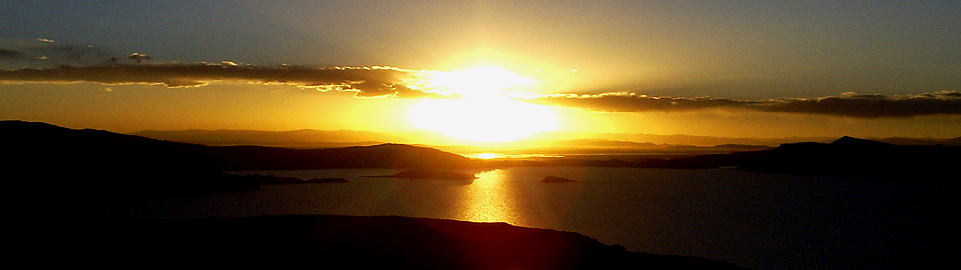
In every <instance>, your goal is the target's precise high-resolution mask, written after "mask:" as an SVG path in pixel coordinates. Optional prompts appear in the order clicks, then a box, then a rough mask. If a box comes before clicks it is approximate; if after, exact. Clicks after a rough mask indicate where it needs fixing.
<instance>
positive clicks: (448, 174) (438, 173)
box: [368, 169, 477, 180]
mask: <svg viewBox="0 0 961 270" xmlns="http://www.w3.org/2000/svg"><path fill="white" fill-rule="evenodd" d="M368 177H386V178H407V179H441V180H474V179H477V176H474V174H472V173H459V172H453V171H443V170H428V169H416V170H407V171H402V172H399V173H395V174H392V175H377V176H368Z"/></svg>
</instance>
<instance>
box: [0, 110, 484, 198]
mask: <svg viewBox="0 0 961 270" xmlns="http://www.w3.org/2000/svg"><path fill="white" fill-rule="evenodd" d="M0 146H2V149H3V153H2V155H3V157H4V162H3V163H2V164H3V165H2V166H3V169H4V172H5V173H7V174H8V175H7V176H6V177H5V179H8V183H7V184H8V185H10V186H8V187H9V188H14V189H18V190H26V191H30V190H38V189H43V190H44V191H45V192H46V191H55V193H77V194H78V195H79V196H86V195H89V194H90V193H91V192H96V193H112V192H130V191H137V192H163V193H169V192H206V191H224V190H252V189H257V188H258V187H257V184H256V183H254V182H252V181H253V180H256V179H253V180H252V179H249V177H243V176H238V175H232V174H226V173H222V172H223V171H242V170H299V169H321V168H403V169H414V168H463V167H471V166H473V165H474V164H472V163H471V160H470V159H469V158H466V157H464V156H461V155H457V154H453V153H447V152H443V151H440V150H437V149H431V148H426V147H417V146H411V145H401V144H382V145H374V146H358V147H346V148H327V149H287V148H276V147H261V146H223V147H214V146H205V145H199V144H189V143H178V142H170V141H163V140H156V139H149V138H144V137H139V136H133V135H124V134H118V133H113V132H108V131H103V130H93V129H83V130H77V129H68V128H63V127H58V126H54V125H50V124H46V123H37V122H25V121H0ZM58 195H64V194H58Z"/></svg>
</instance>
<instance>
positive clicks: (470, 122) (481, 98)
mask: <svg viewBox="0 0 961 270" xmlns="http://www.w3.org/2000/svg"><path fill="white" fill-rule="evenodd" d="M435 76H436V78H435V79H431V81H430V84H431V85H433V86H434V87H442V88H445V89H447V90H449V91H452V92H455V93H458V94H460V95H463V96H464V97H463V98H460V99H453V100H441V99H426V100H424V101H421V102H420V103H418V104H417V105H416V106H415V107H414V108H413V110H412V111H411V114H410V119H411V121H412V122H413V123H414V125H416V126H417V127H418V128H421V129H428V130H433V131H437V132H441V133H444V134H447V135H450V136H454V137H457V138H460V139H465V140H472V141H483V142H500V141H510V140H516V139H520V138H523V137H526V136H530V135H532V134H534V133H537V132H541V131H550V130H554V129H556V128H557V117H556V116H555V115H554V112H553V111H552V110H551V109H550V108H548V107H545V106H540V105H534V104H528V103H523V102H520V101H517V100H515V99H514V98H511V97H508V96H506V95H505V94H504V93H503V91H502V90H503V89H505V88H509V87H512V86H515V85H518V84H522V83H530V80H527V79H525V78H523V77H520V76H517V75H514V74H511V73H510V72H507V71H506V70H504V69H503V68H500V67H498V68H473V69H469V70H466V71H457V72H451V73H439V74H437V75H435Z"/></svg>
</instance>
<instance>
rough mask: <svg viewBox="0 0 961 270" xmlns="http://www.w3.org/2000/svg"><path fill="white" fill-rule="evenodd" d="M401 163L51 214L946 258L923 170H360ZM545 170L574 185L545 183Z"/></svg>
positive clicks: (954, 231) (850, 256)
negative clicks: (331, 220)
mask: <svg viewBox="0 0 961 270" xmlns="http://www.w3.org/2000/svg"><path fill="white" fill-rule="evenodd" d="M399 171H400V170H389V169H378V170H372V169H327V170H308V171H256V172H237V173H238V174H246V173H256V174H263V175H277V176H293V177H298V178H301V179H311V178H315V177H317V178H322V177H343V178H347V179H348V180H349V181H350V182H348V183H330V184H305V185H278V186H265V187H264V189H263V190H259V191H251V192H225V193H216V194H206V195H197V196H178V197H149V196H147V197H132V196H128V197H115V198H88V199H78V200H74V201H69V202H62V203H56V204H52V205H51V206H49V207H47V208H48V209H44V210H43V211H40V212H42V213H36V214H37V215H41V216H48V217H66V218H70V217H74V218H76V217H83V218H184V217H237V216H257V215H275V214H341V215H362V216H374V215H401V216H412V217H430V218H445V219H456V220H466V221H478V222H507V223H510V224H514V225H518V226H526V227H536V228H550V229H556V230H563V231H573V232H578V233H581V234H585V235H587V236H590V237H593V238H595V239H598V240H600V241H601V242H603V243H605V244H618V245H622V246H624V247H626V248H627V249H628V250H631V251H642V252H650V253H657V254H675V255H690V256H698V257H705V258H709V259H714V260H725V261H729V262H733V263H735V264H737V265H739V266H742V267H747V268H752V269H931V268H945V266H957V265H958V263H957V260H956V258H954V256H957V254H961V253H959V251H961V249H959V248H958V240H961V239H959V235H961V234H959V233H958V228H961V224H959V222H958V221H956V219H958V217H961V211H959V210H958V209H957V208H958V207H959V206H961V199H959V198H958V194H959V191H961V189H959V185H958V184H957V180H956V179H951V177H950V176H945V175H941V174H934V173H924V172H903V173H857V174H821V175H790V174H768V173H752V172H741V171H733V170H720V169H718V170H674V169H637V168H506V169H496V170H488V171H470V172H477V176H479V178H478V179H476V180H473V181H464V180H430V179H393V178H368V177H363V176H369V175H389V174H393V173H396V172H399ZM546 175H554V176H560V177H564V178H569V179H574V180H577V181H579V182H577V183H543V182H540V180H541V179H542V178H543V177H544V176H546Z"/></svg>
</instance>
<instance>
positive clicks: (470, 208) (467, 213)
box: [455, 170, 518, 224]
mask: <svg viewBox="0 0 961 270" xmlns="http://www.w3.org/2000/svg"><path fill="white" fill-rule="evenodd" d="M477 176H478V179H477V180H475V181H474V182H473V183H471V185H470V186H469V188H467V189H465V190H464V191H463V193H461V196H462V198H461V200H460V205H458V207H457V208H456V209H458V211H457V213H456V214H455V215H456V219H459V220H469V221H474V222H508V223H512V224H513V223H516V222H517V221H518V220H517V219H518V217H517V215H516V212H517V211H516V208H517V207H518V206H517V205H515V204H516V198H514V197H513V196H512V195H513V194H510V193H511V190H510V189H511V188H510V187H509V185H508V182H507V178H506V177H504V171H502V170H492V171H486V172H482V173H479V174H477Z"/></svg>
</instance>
